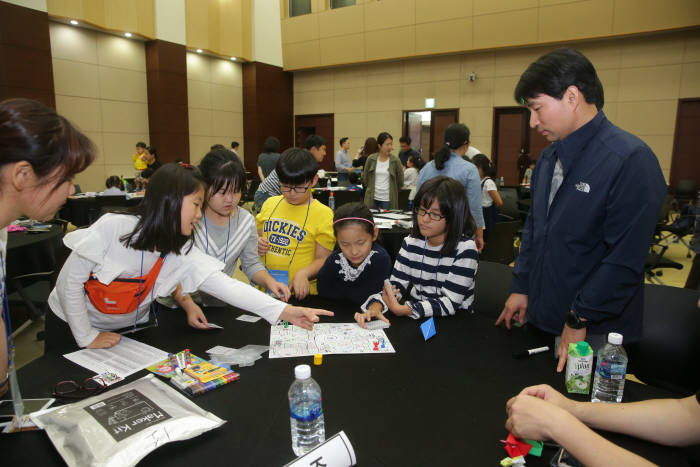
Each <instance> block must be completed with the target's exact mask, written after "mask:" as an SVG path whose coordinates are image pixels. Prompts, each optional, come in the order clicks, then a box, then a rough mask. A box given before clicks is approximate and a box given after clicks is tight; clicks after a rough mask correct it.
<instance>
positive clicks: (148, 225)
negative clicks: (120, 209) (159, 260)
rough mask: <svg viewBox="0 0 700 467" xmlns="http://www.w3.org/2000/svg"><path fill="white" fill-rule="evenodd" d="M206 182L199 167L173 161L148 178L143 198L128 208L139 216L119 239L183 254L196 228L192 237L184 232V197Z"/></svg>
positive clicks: (147, 248)
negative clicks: (182, 216)
mask: <svg viewBox="0 0 700 467" xmlns="http://www.w3.org/2000/svg"><path fill="white" fill-rule="evenodd" d="M200 188H203V189H206V183H205V181H204V179H203V178H202V175H201V174H200V173H199V170H197V169H196V168H194V167H192V166H187V167H184V166H181V165H180V164H176V163H174V162H171V163H170V164H165V165H164V166H163V167H161V168H160V169H158V170H157V171H156V172H155V173H154V174H153V176H152V177H151V178H150V180H149V181H148V186H147V187H146V194H145V195H144V197H143V201H141V203H140V204H138V205H137V206H134V207H133V208H131V209H129V210H127V213H129V214H133V215H136V216H138V218H139V220H138V222H137V223H136V226H135V227H134V230H133V231H132V232H130V233H128V234H126V235H122V236H121V237H120V238H119V240H121V242H122V243H123V244H124V246H126V247H127V248H133V249H135V250H143V251H159V252H160V253H165V254H168V253H174V254H176V255H177V254H180V250H181V249H182V247H184V246H185V244H186V243H187V242H188V241H190V248H192V245H193V244H194V229H192V234H190V236H184V235H182V226H181V214H182V200H183V198H184V197H185V196H187V195H191V194H192V193H195V192H196V191H197V190H199V189H200Z"/></svg>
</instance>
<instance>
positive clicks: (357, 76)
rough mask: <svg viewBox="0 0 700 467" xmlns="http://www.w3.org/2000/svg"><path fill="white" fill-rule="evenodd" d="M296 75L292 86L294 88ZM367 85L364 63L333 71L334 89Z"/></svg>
mask: <svg viewBox="0 0 700 467" xmlns="http://www.w3.org/2000/svg"><path fill="white" fill-rule="evenodd" d="M296 85H297V83H296V75H295V76H294V88H295V89H296ZM365 86H367V67H366V66H364V65H359V66H349V67H343V68H339V69H337V70H335V71H334V72H333V87H334V88H335V89H343V88H356V87H365Z"/></svg>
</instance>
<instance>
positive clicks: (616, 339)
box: [608, 332, 622, 345]
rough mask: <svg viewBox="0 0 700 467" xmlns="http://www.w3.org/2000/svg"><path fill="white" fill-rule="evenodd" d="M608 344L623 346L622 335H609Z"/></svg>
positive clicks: (612, 333) (614, 333)
mask: <svg viewBox="0 0 700 467" xmlns="http://www.w3.org/2000/svg"><path fill="white" fill-rule="evenodd" d="M608 342H609V343H611V344H613V345H622V334H618V333H616V332H611V333H610V334H608Z"/></svg>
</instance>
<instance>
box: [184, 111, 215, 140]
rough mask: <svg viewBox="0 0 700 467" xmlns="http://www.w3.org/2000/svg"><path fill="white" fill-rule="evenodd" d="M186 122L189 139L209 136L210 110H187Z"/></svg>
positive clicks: (210, 126) (210, 124)
mask: <svg viewBox="0 0 700 467" xmlns="http://www.w3.org/2000/svg"><path fill="white" fill-rule="evenodd" d="M187 113H188V121H189V126H190V137H192V136H193V135H196V136H209V135H211V128H212V111H211V109H193V108H192V107H190V108H189V109H188V112H187Z"/></svg>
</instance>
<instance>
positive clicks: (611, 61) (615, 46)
mask: <svg viewBox="0 0 700 467" xmlns="http://www.w3.org/2000/svg"><path fill="white" fill-rule="evenodd" d="M576 50H578V51H580V52H581V53H582V54H583V55H585V56H586V57H587V58H588V59H589V60H590V61H591V63H592V64H593V66H594V67H595V69H596V71H601V70H610V69H615V70H617V69H618V68H620V60H621V58H622V46H621V44H620V42H619V41H614V42H612V43H610V42H594V43H590V44H576Z"/></svg>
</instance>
